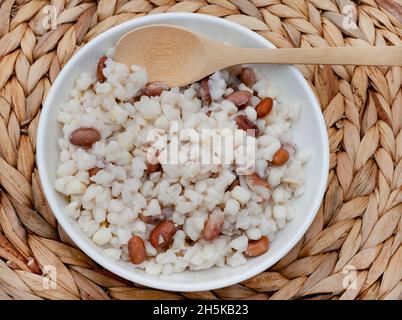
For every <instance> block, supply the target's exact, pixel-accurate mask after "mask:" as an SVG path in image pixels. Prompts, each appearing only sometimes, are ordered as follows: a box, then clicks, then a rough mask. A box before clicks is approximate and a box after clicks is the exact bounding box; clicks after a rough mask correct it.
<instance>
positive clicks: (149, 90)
mask: <svg viewBox="0 0 402 320" xmlns="http://www.w3.org/2000/svg"><path fill="white" fill-rule="evenodd" d="M168 89H169V86H168V85H167V84H166V83H164V82H162V81H154V82H148V83H147V84H146V85H145V86H144V88H143V89H142V92H141V93H142V95H144V96H148V97H153V96H160V95H161V94H162V92H163V91H165V90H168Z"/></svg>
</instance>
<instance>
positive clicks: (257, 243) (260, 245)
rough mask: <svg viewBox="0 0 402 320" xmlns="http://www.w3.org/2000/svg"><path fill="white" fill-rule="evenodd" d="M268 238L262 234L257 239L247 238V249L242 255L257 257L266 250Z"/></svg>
mask: <svg viewBox="0 0 402 320" xmlns="http://www.w3.org/2000/svg"><path fill="white" fill-rule="evenodd" d="M268 248H269V240H268V238H267V237H265V236H262V237H261V238H260V239H259V240H249V242H248V246H247V250H246V251H245V252H244V255H245V256H247V257H257V256H260V255H262V254H264V253H265V252H267V251H268Z"/></svg>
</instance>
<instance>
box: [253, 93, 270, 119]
mask: <svg viewBox="0 0 402 320" xmlns="http://www.w3.org/2000/svg"><path fill="white" fill-rule="evenodd" d="M272 104H273V101H272V99H271V98H264V99H262V100H261V101H260V102H259V103H258V104H257V106H256V107H255V111H257V117H258V118H264V117H266V116H267V115H269V113H270V112H271V110H272Z"/></svg>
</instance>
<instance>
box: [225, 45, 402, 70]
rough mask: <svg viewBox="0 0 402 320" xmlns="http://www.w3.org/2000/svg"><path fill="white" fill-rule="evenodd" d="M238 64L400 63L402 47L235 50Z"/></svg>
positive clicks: (392, 64)
mask: <svg viewBox="0 0 402 320" xmlns="http://www.w3.org/2000/svg"><path fill="white" fill-rule="evenodd" d="M237 50H238V53H237V52H236V54H233V52H232V55H233V56H235V57H236V58H235V60H238V64H242V63H284V64H334V65H337V64H340V65H378V66H402V47H336V48H334V47H326V48H289V49H288V48H284V49H268V50H267V49H243V48H241V49H236V51H237Z"/></svg>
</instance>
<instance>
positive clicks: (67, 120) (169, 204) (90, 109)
mask: <svg viewBox="0 0 402 320" xmlns="http://www.w3.org/2000/svg"><path fill="white" fill-rule="evenodd" d="M113 55H114V49H113V48H110V49H109V50H108V51H107V53H106V55H105V56H104V57H101V58H100V59H99V62H98V65H97V70H96V72H93V73H91V72H83V73H81V74H80V75H79V77H78V79H77V81H76V82H75V87H74V89H73V90H71V92H70V98H69V100H68V101H67V102H65V103H64V104H63V105H62V108H61V111H60V112H59V115H58V121H59V122H60V123H61V125H62V132H63V134H62V135H63V136H62V138H60V139H59V149H60V157H59V164H58V167H57V179H56V180H55V182H54V187H55V189H56V190H57V191H58V192H60V193H61V194H63V195H65V196H66V198H67V200H68V204H67V205H66V207H65V208H64V212H65V214H67V215H69V216H70V217H71V218H72V219H74V220H76V221H77V224H78V226H79V227H80V229H82V231H83V232H84V233H85V234H86V236H88V237H89V238H90V239H91V240H92V241H93V242H94V243H95V244H96V245H98V246H99V247H101V248H102V250H104V253H105V254H106V255H108V256H110V257H111V258H112V259H114V260H123V261H127V262H130V263H131V264H133V265H135V266H136V267H138V268H141V269H144V270H145V271H146V272H147V273H149V274H152V275H158V274H161V273H162V274H170V273H172V272H181V271H184V270H186V269H189V270H201V269H207V268H210V267H212V266H224V265H229V266H232V267H236V266H240V265H243V264H245V263H246V259H247V258H248V257H255V256H259V255H261V254H264V253H265V252H267V251H268V250H269V242H270V241H273V240H274V237H275V234H276V232H277V231H278V230H280V229H282V228H283V227H284V226H285V225H286V222H287V221H289V220H291V219H292V218H294V216H295V214H297V210H296V209H295V208H294V207H293V205H292V200H293V199H294V198H295V197H298V196H300V195H301V194H302V193H303V191H304V169H303V165H304V163H305V162H306V161H308V159H309V157H310V151H309V150H305V149H299V148H298V147H297V146H296V145H295V144H294V143H292V135H291V127H292V124H294V123H295V122H296V121H297V118H298V114H299V111H300V105H299V104H298V103H287V104H285V103H283V100H282V99H281V97H280V94H279V92H278V90H277V89H276V88H275V87H274V85H273V84H272V83H270V82H269V81H268V80H267V79H265V78H263V77H262V76H261V75H260V74H259V72H258V69H256V68H250V67H242V68H231V69H227V70H222V71H219V72H216V73H214V74H213V75H211V76H210V77H208V78H205V79H203V80H201V81H199V82H196V83H193V84H191V85H189V86H186V87H183V88H172V89H169V88H168V87H167V86H165V85H164V84H163V83H160V82H153V83H148V78H147V73H146V70H144V69H143V68H141V67H139V66H131V67H128V66H126V65H124V64H120V63H117V62H116V61H114V60H113ZM222 141H223V142H222Z"/></svg>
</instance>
